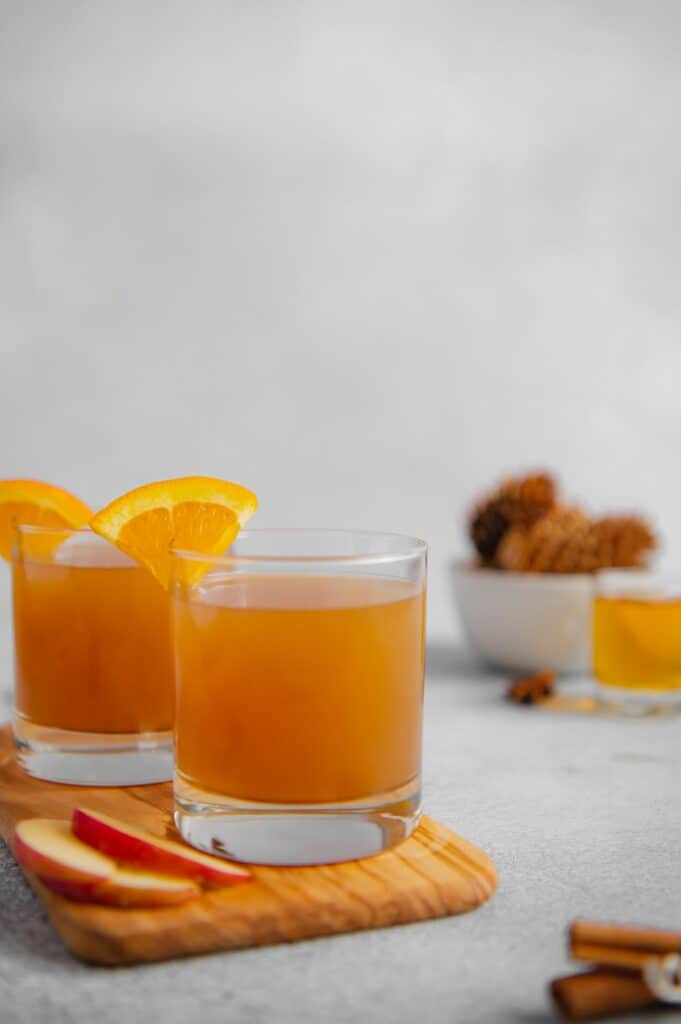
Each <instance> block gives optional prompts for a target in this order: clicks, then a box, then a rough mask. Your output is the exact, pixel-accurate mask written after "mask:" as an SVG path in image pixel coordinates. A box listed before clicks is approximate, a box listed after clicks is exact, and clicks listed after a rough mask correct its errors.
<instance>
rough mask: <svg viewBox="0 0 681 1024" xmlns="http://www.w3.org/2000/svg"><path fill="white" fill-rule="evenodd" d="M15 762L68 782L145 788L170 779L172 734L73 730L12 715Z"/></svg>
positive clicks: (44, 776) (47, 777)
mask: <svg viewBox="0 0 681 1024" xmlns="http://www.w3.org/2000/svg"><path fill="white" fill-rule="evenodd" d="M14 741H15V744H16V748H17V758H18V761H19V764H20V765H21V767H22V768H23V769H24V771H25V772H27V773H28V774H29V775H32V776H33V777H34V778H36V779H45V780H46V781H47V782H62V783H65V784H66V785H70V786H145V785H149V784H150V783H155V782H168V781H169V780H170V779H172V777H173V738H172V733H171V732H169V731H168V732H141V733H136V732H131V733H102V732H74V731H72V730H70V729H52V728H49V727H47V726H44V725H34V724H33V723H32V722H28V721H27V720H26V719H25V718H22V717H21V716H20V715H15V717H14Z"/></svg>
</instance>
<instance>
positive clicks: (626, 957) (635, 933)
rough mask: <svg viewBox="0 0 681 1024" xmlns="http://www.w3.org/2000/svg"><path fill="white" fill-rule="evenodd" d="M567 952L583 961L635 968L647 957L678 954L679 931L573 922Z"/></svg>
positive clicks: (680, 941)
mask: <svg viewBox="0 0 681 1024" xmlns="http://www.w3.org/2000/svg"><path fill="white" fill-rule="evenodd" d="M570 953H571V955H572V957H573V959H575V960H580V961H582V962H584V963H591V964H599V965H600V966H603V967H619V968H623V969H625V970H631V971H635V970H640V969H641V968H642V967H643V965H644V963H645V962H646V960H650V958H651V957H655V956H657V957H662V956H667V955H668V954H669V953H681V932H674V931H665V930H663V929H661V928H636V927H632V926H630V925H618V924H607V923H602V922H600V921H574V922H573V924H572V925H571V927H570Z"/></svg>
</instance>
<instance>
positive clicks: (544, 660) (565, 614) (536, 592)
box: [453, 564, 593, 673]
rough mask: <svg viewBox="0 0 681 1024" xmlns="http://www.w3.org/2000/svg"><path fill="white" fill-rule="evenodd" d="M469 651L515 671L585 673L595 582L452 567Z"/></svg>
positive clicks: (573, 577) (576, 577)
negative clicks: (546, 670)
mask: <svg viewBox="0 0 681 1024" xmlns="http://www.w3.org/2000/svg"><path fill="white" fill-rule="evenodd" d="M453 573H454V593H455V596H456V603H457V607H458V610H459V615H460V617H461V622H462V624H463V628H464V633H465V636H466V639H467V641H468V643H469V644H470V646H471V647H472V648H473V650H475V651H476V652H477V653H478V654H479V655H480V656H481V657H482V658H484V659H485V661H488V662H490V663H491V664H493V665H495V666H496V667H498V668H502V669H506V670H510V671H513V672H524V671H538V670H539V669H545V668H546V669H549V668H552V669H555V670H556V671H558V672H565V673H568V672H584V671H586V670H587V669H588V668H589V666H590V663H591V604H592V599H593V577H592V576H589V575H588V574H584V575H582V574H579V575H577V574H575V575H572V574H570V575H568V574H560V575H559V574H549V573H520V572H501V571H500V570H497V569H480V568H477V567H474V566H471V565H465V564H457V565H455V566H454V567H453Z"/></svg>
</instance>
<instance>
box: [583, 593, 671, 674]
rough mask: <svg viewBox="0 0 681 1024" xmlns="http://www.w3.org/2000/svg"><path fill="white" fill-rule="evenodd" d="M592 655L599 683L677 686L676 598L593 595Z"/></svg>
mask: <svg viewBox="0 0 681 1024" xmlns="http://www.w3.org/2000/svg"><path fill="white" fill-rule="evenodd" d="M593 656H594V675H595V676H596V678H597V679H598V681H599V682H600V683H602V684H603V685H604V686H617V687H622V688H626V687H631V688H632V689H637V690H650V691H672V690H681V600H679V599H664V598H659V599H656V598H650V599H646V600H641V599H636V598H633V597H624V596H617V597H597V598H596V600H595V603H594V620H593Z"/></svg>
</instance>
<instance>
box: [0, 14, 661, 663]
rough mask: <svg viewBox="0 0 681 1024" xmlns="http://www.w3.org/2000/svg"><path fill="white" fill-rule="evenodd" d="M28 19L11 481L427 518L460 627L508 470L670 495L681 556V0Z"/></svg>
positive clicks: (0, 289)
mask: <svg viewBox="0 0 681 1024" xmlns="http://www.w3.org/2000/svg"><path fill="white" fill-rule="evenodd" d="M0 22H1V30H0V76H1V88H0V147H1V150H0V175H1V177H0V187H1V192H0V346H1V348H2V365H1V370H0V389H1V399H2V400H1V402H0V436H1V437H2V439H3V446H2V460H1V467H0V468H1V473H0V475H2V476H9V475H35V476H39V477H44V478H48V479H50V480H53V481H55V482H58V483H61V484H63V485H65V486H68V487H70V488H72V489H74V490H75V491H77V492H78V493H79V494H81V495H82V496H83V497H84V498H86V499H88V500H89V501H90V502H91V503H93V504H94V505H98V504H101V503H104V502H105V501H107V500H108V499H109V498H111V497H112V496H114V495H115V494H117V493H119V492H121V491H122V490H125V489H127V488H129V487H131V486H133V485H135V484H137V483H140V482H143V481H145V480H148V479H154V478H159V477H163V476H167V475H175V474H184V473H194V472H196V473H210V474H217V475H225V476H227V477H230V478H233V479H235V480H238V481H241V482H243V483H245V484H247V485H250V486H252V487H253V488H254V489H255V490H256V491H257V493H258V494H259V496H260V499H261V511H260V512H259V513H258V518H257V522H258V524H260V525H275V524H281V525H293V524H299V525H315V524H316V525H328V526H332V525H343V526H357V527H360V526H362V527H367V528H374V529H388V530H398V531H408V532H413V533H417V534H419V535H421V536H423V537H425V538H426V539H427V540H428V541H429V542H430V544H431V545H432V589H431V618H430V628H431V633H436V634H445V633H447V632H451V630H452V629H453V628H454V624H453V614H452V611H451V608H450V605H449V600H448V598H449V594H448V588H447V574H446V565H447V561H448V559H450V558H451V556H453V555H455V554H456V553H457V552H460V551H462V550H463V543H462V540H461V536H460V530H459V520H460V517H461V515H462V510H463V508H464V507H465V505H466V504H467V502H468V501H469V499H470V498H471V496H472V495H473V494H474V493H475V492H476V491H477V490H478V489H479V488H480V487H482V486H484V485H486V484H487V483H488V481H489V480H490V479H491V478H494V477H495V476H496V475H497V474H498V473H499V472H500V471H501V470H504V469H509V468H514V467H518V466H524V465H527V464H537V463H539V464H547V465H550V466H553V467H555V468H556V469H557V470H558V471H559V472H560V473H561V474H562V475H563V477H564V478H565V480H566V481H567V482H568V483H569V489H570V492H571V493H572V494H573V495H574V496H575V497H583V498H587V499H589V500H590V501H591V503H592V504H594V505H595V506H597V507H608V506H625V507H629V506H632V505H633V506H636V505H639V506H641V507H643V508H644V509H647V510H649V511H650V512H651V513H653V514H655V516H656V518H657V520H658V522H659V524H660V526H661V528H662V529H663V531H664V534H665V536H666V538H667V557H668V560H670V561H671V562H672V563H673V562H674V561H675V562H676V564H677V565H678V564H680V563H681V523H680V520H679V508H680V505H681V498H680V490H679V467H680V466H681V452H680V445H679V425H680V422H681V418H680V414H679V392H680V388H681V344H680V340H679V328H680V326H681V290H680V289H679V258H680V256H681V237H680V233H679V214H680V206H681V140H680V139H679V107H680V99H681V96H680V89H679V86H680V83H681V72H680V70H679V67H680V65H679V53H680V52H681V5H679V4H677V3H675V2H674V0H669V2H667V3H663V2H654V0H639V2H625V0H612V2H600V0H592V2H590V3H575V2H573V0H562V2H551V0H541V2H539V0H537V2H522V0H508V2H496V3H495V2H485V0H482V2H478V3H475V2H471V3H466V4H462V3H461V4H459V3H453V2H441V3H438V2H428V0H414V2H408V3H397V2H393V3H372V2H367V0H363V2H357V3H355V2H343V3H339V2H334V3H329V4H326V3H318V2H314V0H309V2H304V3H286V2H278V3H275V2H272V3H265V2H260V0H258V2H254V3H250V4H246V3H236V2H222V3H216V4H206V3H191V4H189V3H188V4H177V5H175V4H172V3H170V2H164V3H158V4H156V3H149V2H143V0H137V2H134V3H133V2H117V3H97V2H94V3H84V2H79V3H75V2H74V3H68V2H63V0H50V2H45V3H36V2H33V0H26V2H25V3H19V2H7V0H4V2H0ZM2 609H3V620H6V619H7V602H6V600H4V602H3V605H2ZM3 635H5V634H4V632H3ZM1 657H2V659H3V665H5V666H8V663H9V662H8V655H7V644H4V643H3V651H2V654H1Z"/></svg>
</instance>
